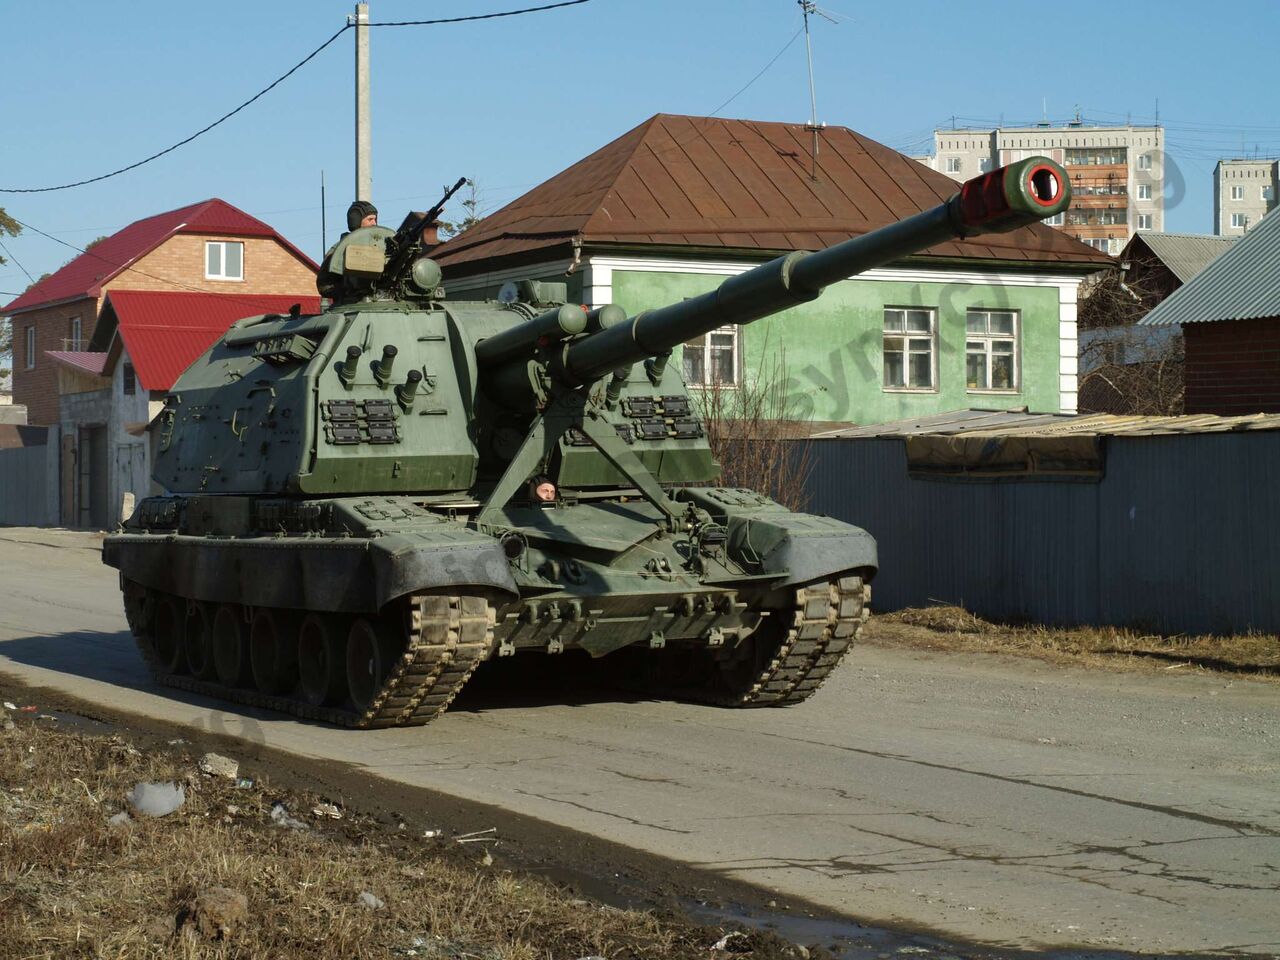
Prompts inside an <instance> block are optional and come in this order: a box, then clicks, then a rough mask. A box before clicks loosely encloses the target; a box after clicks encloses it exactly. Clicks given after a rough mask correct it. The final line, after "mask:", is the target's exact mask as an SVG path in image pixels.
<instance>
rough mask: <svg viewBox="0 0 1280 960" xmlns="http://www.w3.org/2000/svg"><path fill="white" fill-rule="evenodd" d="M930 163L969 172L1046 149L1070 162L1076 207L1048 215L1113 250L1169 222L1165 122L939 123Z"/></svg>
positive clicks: (962, 176) (965, 175)
mask: <svg viewBox="0 0 1280 960" xmlns="http://www.w3.org/2000/svg"><path fill="white" fill-rule="evenodd" d="M933 140H934V151H933V153H932V154H930V155H927V156H922V157H916V158H915V159H916V160H918V161H919V162H920V163H923V164H924V165H925V166H927V167H929V168H930V169H933V170H937V171H938V172H939V173H945V174H947V176H949V177H952V178H953V179H955V180H958V181H963V180H968V179H969V178H970V177H974V176H977V175H978V174H980V173H984V172H986V171H987V170H991V169H993V168H994V167H998V166H1001V165H1003V164H1006V163H1012V162H1013V161H1015V160H1021V159H1023V158H1024V157H1029V156H1034V155H1036V154H1042V155H1044V156H1047V157H1051V158H1052V159H1054V160H1056V161H1057V162H1058V163H1061V164H1062V165H1063V166H1065V167H1066V168H1067V173H1068V174H1070V176H1071V187H1072V190H1073V191H1074V198H1073V200H1072V203H1071V209H1070V210H1069V211H1067V213H1066V214H1064V215H1062V216H1061V217H1059V218H1056V219H1055V220H1049V221H1046V222H1047V223H1048V224H1049V225H1050V226H1052V227H1055V228H1057V229H1059V230H1061V231H1063V232H1064V233H1067V234H1070V235H1071V236H1073V237H1075V238H1076V239H1077V240H1081V241H1083V242H1084V243H1087V244H1089V245H1090V246H1091V247H1094V248H1095V249H1098V250H1101V251H1102V252H1104V253H1107V254H1111V255H1112V256H1114V255H1115V254H1117V253H1119V252H1120V250H1121V249H1122V248H1123V247H1124V245H1125V244H1126V243H1127V242H1128V241H1129V239H1130V238H1131V237H1132V236H1133V235H1134V233H1136V232H1137V231H1139V230H1157V231H1159V230H1163V229H1164V167H1165V153H1164V128H1162V127H1158V126H1150V127H1141V126H1139V127H1135V126H1132V125H1128V124H1127V125H1125V126H1114V127H1102V126H1093V125H1090V124H1086V123H1084V122H1083V121H1074V122H1071V123H1068V124H1065V125H1061V126H1058V125H1053V124H1049V123H1039V124H1036V125H1034V126H1030V127H997V128H995V129H992V130H973V129H964V130H935V131H934V134H933Z"/></svg>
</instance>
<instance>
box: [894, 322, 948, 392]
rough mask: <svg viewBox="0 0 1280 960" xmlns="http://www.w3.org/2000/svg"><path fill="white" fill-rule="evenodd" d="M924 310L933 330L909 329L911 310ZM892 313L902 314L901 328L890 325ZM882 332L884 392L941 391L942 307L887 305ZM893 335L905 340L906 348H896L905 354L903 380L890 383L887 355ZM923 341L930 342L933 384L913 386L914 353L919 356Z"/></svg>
mask: <svg viewBox="0 0 1280 960" xmlns="http://www.w3.org/2000/svg"><path fill="white" fill-rule="evenodd" d="M909 312H910V313H924V314H926V315H927V316H928V318H929V331H928V333H927V334H925V333H921V332H919V331H916V332H914V333H912V332H910V331H908V330H907V314H908V313H909ZM890 314H899V315H900V317H899V318H898V319H900V320H901V326H900V327H899V328H898V329H894V330H891V329H889V323H890ZM881 329H882V336H881V342H880V389H881V391H883V392H884V393H937V392H938V309H937V307H919V306H915V307H911V306H886V307H885V308H884V314H883V321H882V322H881ZM890 339H897V340H901V341H903V343H902V349H901V350H900V351H899V350H895V351H894V352H895V353H899V352H900V353H901V354H902V382H901V383H898V384H890V383H886V382H885V378H886V376H887V370H888V366H889V365H888V364H887V363H886V362H885V358H886V356H887V355H888V353H889V350H888V343H887V341H889V340H890ZM920 341H927V342H928V350H929V385H928V386H913V385H911V383H910V380H911V356H912V354H915V355H917V356H919V355H920V354H921V353H923V350H921V349H920V347H919V342H920Z"/></svg>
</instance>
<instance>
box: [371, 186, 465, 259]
mask: <svg viewBox="0 0 1280 960" xmlns="http://www.w3.org/2000/svg"><path fill="white" fill-rule="evenodd" d="M466 182H467V178H466V177H459V178H458V180H457V182H456V183H454V185H453V186H452V187H449V188H448V189H446V190H445V192H444V196H442V197H441V198H440V199H439V200H438V201H436V205H435V206H434V207H432V208H431V209H430V210H428V211H427V212H426V213H424V214H423V215H422V216H420V217H415V216H413V215H412V214H411V215H410V216H408V217H407V218H405V221H404V223H402V224H400V229H399V230H397V231H396V233H395V236H393V237H391V238H389V239H388V240H387V267H386V269H385V270H384V271H383V273H384V274H385V275H386V276H388V277H397V276H399V275H400V273H401V271H402V270H404V268H405V267H406V266H407V265H408V263H409V261H410V259H412V257H413V255H414V253H415V252H416V251H417V250H418V248H419V242H420V240H421V239H422V230H423V228H424V227H429V226H431V224H433V223H435V222H436V221H437V220H439V219H440V214H442V213H444V208H445V204H447V203H448V202H449V200H450V199H451V198H452V197H453V195H454V194H455V193H457V192H458V191H459V190H461V189H462V187H463V185H464V184H465V183H466Z"/></svg>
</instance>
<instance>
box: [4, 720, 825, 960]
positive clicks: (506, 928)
mask: <svg viewBox="0 0 1280 960" xmlns="http://www.w3.org/2000/svg"><path fill="white" fill-rule="evenodd" d="M12 720H13V721H14V725H13V726H12V727H9V728H8V729H0V891H4V892H3V893H0V943H3V944H4V947H5V949H4V951H0V952H3V953H4V955H6V956H15V957H17V956H21V957H32V958H35V957H50V958H52V957H58V958H62V957H79V956H84V957H98V956H112V957H151V956H157V955H166V956H167V955H170V954H171V953H172V954H180V955H182V956H184V957H191V958H196V957H206V956H208V957H214V956H217V957H227V956H235V957H243V958H258V957H262V958H267V957H271V958H277V957H291V956H307V957H317V958H334V960H337V958H342V960H350V958H357V957H359V958H363V957H370V958H372V957H379V958H382V957H392V956H420V957H433V958H440V960H443V958H463V957H467V958H495V960H499V958H500V960H507V958H510V960H523V958H529V960H533V958H535V957H538V958H543V957H551V956H554V957H568V958H578V957H588V956H602V957H609V958H640V957H645V958H654V960H663V958H677V957H695V956H696V957H703V958H705V957H707V956H717V955H720V953H721V952H723V951H724V949H725V948H723V947H722V948H721V951H719V952H712V948H713V947H714V945H715V944H716V943H718V942H720V941H721V940H723V938H724V937H725V934H726V932H727V931H726V930H725V929H722V928H715V927H704V926H700V925H698V924H695V923H691V922H688V921H686V920H684V919H683V918H681V917H678V916H675V915H670V914H664V913H663V912H662V911H644V910H624V909H618V908H615V907H610V906H607V905H604V904H600V903H597V902H593V901H590V900H588V899H585V898H582V897H580V896H578V895H577V894H576V892H575V891H572V890H570V889H568V888H566V887H565V886H563V885H561V884H558V883H555V882H552V881H550V880H548V879H545V878H542V877H538V876H534V875H531V874H529V873H526V872H522V871H517V870H511V869H505V868H504V867H503V866H502V864H501V863H500V862H498V861H496V860H495V859H494V857H493V856H492V852H491V850H492V847H493V844H492V843H490V842H488V841H486V840H485V839H483V838H484V837H485V836H488V835H489V834H488V831H480V833H479V836H480V838H481V839H479V840H478V841H477V842H473V843H459V842H457V841H458V839H459V838H458V837H457V836H456V834H454V833H453V832H452V831H450V830H448V829H441V828H437V829H438V830H439V832H438V833H437V835H435V836H423V832H424V831H423V830H422V829H421V828H420V827H418V826H414V827H413V828H410V826H409V824H408V823H406V822H405V821H403V820H399V819H398V818H397V817H395V816H392V817H391V818H390V819H391V821H392V822H390V823H388V822H386V818H379V817H376V816H372V815H369V814H367V813H363V812H360V811H359V810H358V809H357V808H355V807H352V806H349V805H347V804H345V803H343V802H342V799H341V798H340V797H335V796H333V795H325V794H318V793H313V792H310V791H307V790H303V789H284V788H281V787H279V786H277V785H275V784H274V783H272V782H271V781H270V780H268V779H266V778H261V779H252V778H250V777H246V776H243V775H242V776H241V777H239V778H237V779H232V778H228V777H221V776H209V775H205V774H202V773H200V772H199V769H198V759H199V757H200V755H201V754H200V751H198V750H194V749H191V745H189V744H174V745H166V746H165V747H159V748H158V747H154V746H146V747H144V748H143V749H139V747H138V746H136V745H135V744H134V743H133V742H131V741H130V740H129V739H126V738H125V737H123V736H121V735H119V734H113V735H104V734H87V733H83V732H79V731H75V730H65V729H61V727H62V724H63V721H55V720H52V719H42V718H41V717H40V715H39V714H36V713H29V714H23V713H20V712H18V713H13V714H12ZM139 783H148V784H152V783H153V784H159V785H161V786H162V787H164V788H167V787H168V785H170V784H172V785H175V786H176V787H180V788H181V797H182V800H181V805H180V806H178V807H177V809H175V810H173V811H172V812H168V813H165V814H163V815H160V816H147V815H145V814H144V813H142V812H140V810H139V809H138V808H137V807H135V806H134V805H131V804H130V802H129V800H128V797H129V796H130V795H131V794H135V795H136V787H137V785H138V784H139ZM159 792H160V793H161V794H162V795H164V796H176V791H173V790H169V789H162V790H160V791H159ZM159 809H164V807H163V806H161V807H160V808H159ZM335 810H336V811H337V812H338V814H339V816H338V817H337V818H335V817H334V815H333V813H334V811H335ZM732 945H733V950H734V952H735V953H741V954H743V955H749V956H752V957H757V958H770V960H775V958H795V957H801V956H804V955H806V953H807V954H808V955H810V956H824V955H825V954H824V953H823V952H822V951H821V950H820V949H817V950H811V951H807V952H806V951H802V950H801V949H799V948H797V947H794V946H792V945H791V944H789V943H787V942H785V941H783V940H781V939H779V938H778V937H776V936H774V935H773V934H772V933H769V932H767V931H766V932H759V931H757V932H751V931H745V932H744V934H743V935H742V936H735V937H734V938H732Z"/></svg>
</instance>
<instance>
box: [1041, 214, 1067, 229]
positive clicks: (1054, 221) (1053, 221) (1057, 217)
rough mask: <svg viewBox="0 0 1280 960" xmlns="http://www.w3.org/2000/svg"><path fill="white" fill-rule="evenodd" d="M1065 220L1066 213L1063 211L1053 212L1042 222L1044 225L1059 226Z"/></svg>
mask: <svg viewBox="0 0 1280 960" xmlns="http://www.w3.org/2000/svg"><path fill="white" fill-rule="evenodd" d="M1066 222H1067V214H1066V212H1065V211H1064V212H1062V213H1055V214H1054V215H1053V216H1052V217H1050V218H1049V219H1048V220H1046V221H1044V224H1045V226H1046V227H1060V226H1062V225H1063V224H1064V223H1066Z"/></svg>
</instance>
